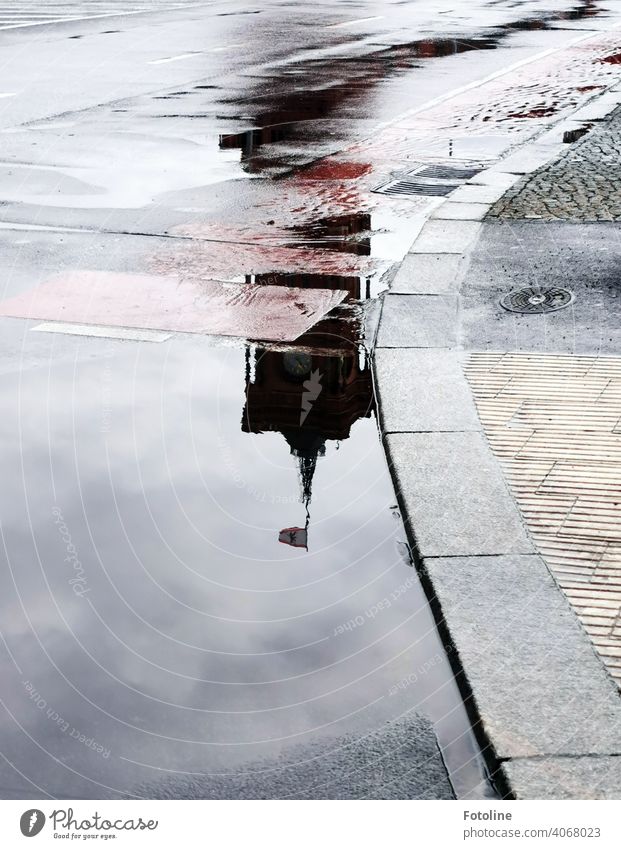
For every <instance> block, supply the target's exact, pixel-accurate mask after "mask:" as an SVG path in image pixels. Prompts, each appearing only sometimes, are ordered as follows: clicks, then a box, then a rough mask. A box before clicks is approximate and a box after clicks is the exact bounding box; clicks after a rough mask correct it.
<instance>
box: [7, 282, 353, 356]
mask: <svg viewBox="0 0 621 849" xmlns="http://www.w3.org/2000/svg"><path fill="white" fill-rule="evenodd" d="M345 297H346V293H345V292H343V291H332V290H329V289H298V288H290V287H288V286H260V285H251V284H245V283H244V284H237V283H231V284H229V283H217V282H214V281H212V280H191V279H183V280H182V279H179V278H177V277H172V276H171V277H164V276H155V275H148V274H120V273H112V272H103V271H73V272H67V273H65V274H62V275H58V276H56V277H52V278H50V279H48V280H46V281H45V282H43V283H42V284H41V285H40V286H37V287H36V288H35V289H32V290H30V291H29V292H26V293H24V294H22V295H16V296H15V297H13V298H9V299H7V300H5V301H1V302H0V315H3V316H11V317H13V318H37V319H46V320H48V321H61V322H70V323H75V324H94V325H104V326H107V327H134V328H142V329H150V330H171V331H178V332H183V333H204V334H210V335H218V336H237V337H241V338H246V339H262V340H270V341H283V342H284V341H293V340H295V339H297V338H298V336H301V335H302V334H303V333H304V332H305V331H307V330H308V329H310V328H311V327H312V326H313V324H315V323H316V322H317V321H318V320H319V319H320V318H322V317H323V316H324V315H325V314H326V313H327V312H329V310H331V309H332V308H333V307H335V306H337V305H338V304H339V303H341V302H342V301H343V300H344V299H345Z"/></svg>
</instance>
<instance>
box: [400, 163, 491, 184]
mask: <svg viewBox="0 0 621 849" xmlns="http://www.w3.org/2000/svg"><path fill="white" fill-rule="evenodd" d="M479 171H481V168H476V167H471V168H464V167H459V166H456V165H424V166H423V167H422V168H419V169H417V170H416V171H415V172H414V173H415V174H416V176H417V177H433V178H434V179H436V180H470V179H472V177H475V176H476V175H477V174H478V173H479Z"/></svg>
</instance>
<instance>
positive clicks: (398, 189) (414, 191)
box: [373, 162, 483, 197]
mask: <svg viewBox="0 0 621 849" xmlns="http://www.w3.org/2000/svg"><path fill="white" fill-rule="evenodd" d="M482 170H483V166H482V165H480V164H479V163H473V162H468V163H467V164H460V163H458V162H455V163H442V162H432V163H430V164H427V165H419V166H418V168H415V169H414V170H413V171H410V172H409V173H408V174H406V175H405V176H403V177H399V178H397V179H396V180H391V181H390V182H389V183H386V184H385V185H383V186H379V187H378V188H377V189H374V190H373V191H375V192H377V193H378V194H381V195H398V196H402V197H407V196H408V195H413V196H420V195H422V196H423V197H445V196H446V195H450V194H451V192H454V191H455V189H458V188H459V187H460V186H461V185H462V184H463V183H464V182H465V181H466V180H470V179H471V178H472V177H474V176H475V175H476V174H478V173H479V172H480V171H482Z"/></svg>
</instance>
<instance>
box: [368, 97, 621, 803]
mask: <svg viewBox="0 0 621 849" xmlns="http://www.w3.org/2000/svg"><path fill="white" fill-rule="evenodd" d="M613 100H615V98H613ZM613 106H614V103H612V104H611V108H612V107H613ZM556 152H557V149H556V148H555V149H552V147H551V146H550V145H549V144H546V145H545V150H544V151H542V150H538V149H537V146H536V145H535V146H534V147H533V146H532V145H531V147H530V148H529V151H528V152H527V153H526V154H525V152H524V151H521V152H520V153H519V154H516V155H515V156H513V157H509V158H507V159H505V160H503V161H502V162H501V163H500V164H498V165H495V166H494V167H493V168H491V169H489V170H488V171H486V172H483V173H482V174H480V175H478V176H477V177H475V178H474V179H473V180H472V181H471V184H470V185H467V186H465V187H464V188H463V189H460V190H458V192H456V193H454V195H453V196H452V198H451V199H450V201H448V202H447V203H445V204H444V205H443V206H442V207H440V208H439V209H438V210H436V212H435V213H434V217H433V218H432V219H430V220H429V221H428V222H427V224H426V225H425V226H424V227H423V229H422V231H421V233H420V235H419V237H418V238H417V239H416V241H415V242H414V244H413V246H412V248H411V249H410V252H409V253H408V255H407V256H406V258H405V260H404V262H403V263H402V265H401V267H400V269H399V271H398V273H397V275H396V278H395V280H394V281H393V285H392V287H391V289H390V292H389V293H388V294H387V295H386V296H385V297H384V302H383V307H382V316H381V320H380V325H379V330H378V336H377V345H376V355H375V379H376V388H377V396H378V407H379V416H380V424H381V428H382V434H383V439H384V444H385V448H386V453H387V456H388V460H389V464H390V467H391V473H392V475H393V480H394V482H395V486H396V489H397V494H398V498H399V501H400V504H401V508H402V510H403V515H404V520H405V522H406V526H407V527H408V532H409V534H410V539H411V542H412V545H413V548H414V552H415V555H416V558H417V562H418V565H419V568H420V571H421V574H422V577H423V580H424V583H425V586H426V589H427V592H428V595H429V597H430V599H431V603H432V606H433V608H434V612H435V614H436V618H437V620H438V622H439V625H440V630H441V633H442V635H443V638H444V640H445V642H446V644H447V646H450V649H451V651H450V653H449V654H450V657H451V658H452V660H453V661H454V664H455V671H456V673H457V678H458V681H459V683H460V686H461V688H462V693H463V694H464V697H465V699H466V703H467V706H468V709H469V711H470V715H471V717H472V720H473V725H474V727H475V731H476V733H477V735H478V737H479V740H480V742H481V745H482V748H483V751H484V754H485V757H486V759H487V762H488V765H489V767H490V771H491V773H492V777H493V779H494V781H495V782H496V785H497V787H498V789H499V791H500V793H501V795H503V796H506V797H507V798H516V799H530V798H533V799H565V798H579V799H586V798H621V699H620V698H619V694H618V691H617V688H616V686H615V685H614V683H613V682H612V679H610V677H609V676H608V674H607V672H606V670H605V668H604V666H603V664H602V663H601V661H600V659H599V658H598V656H597V655H596V653H595V650H594V648H593V646H592V644H591V642H590V640H589V638H588V636H587V635H586V633H585V632H584V630H583V629H582V626H581V625H580V623H579V621H578V618H577V617H576V615H575V614H574V612H573V611H572V609H571V607H570V605H569V603H568V602H567V600H566V598H565V596H564V595H563V594H562V592H561V590H560V589H559V587H558V586H557V584H556V582H555V581H554V579H553V577H552V575H551V573H550V572H549V570H548V569H547V567H546V565H545V563H544V562H543V560H542V559H541V558H540V557H539V555H538V554H537V552H536V549H535V547H534V546H533V544H532V542H531V540H530V538H529V536H528V533H527V531H526V529H525V527H524V524H523V522H522V518H521V515H520V513H519V510H518V508H517V505H516V503H515V501H514V499H513V496H512V495H511V493H510V491H509V489H508V487H507V485H506V483H505V480H504V477H503V474H502V471H501V468H500V466H499V464H498V461H497V460H496V458H495V456H494V455H493V453H492V451H491V449H490V448H489V446H488V444H487V440H486V438H485V435H484V433H483V430H482V427H481V424H480V421H479V418H478V415H477V412H476V409H475V406H474V402H473V399H472V396H471V393H470V389H469V387H468V384H467V382H466V380H465V377H464V373H463V369H462V362H461V360H462V356H463V355H462V354H461V353H460V351H459V349H458V318H459V283H460V280H461V278H462V276H463V272H464V270H465V268H466V267H467V262H468V253H469V251H470V249H471V247H472V246H473V244H474V242H475V241H476V239H477V236H478V233H479V230H480V227H481V224H480V223H479V222H480V220H481V219H482V217H483V215H484V211H485V210H486V209H487V208H488V207H489V206H490V205H491V204H493V203H494V202H495V201H497V200H498V199H499V198H500V197H501V196H502V194H503V193H504V192H505V191H506V190H507V188H508V187H509V186H511V185H512V184H513V183H514V182H516V180H518V179H519V177H520V175H521V174H524V173H525V171H528V170H534V169H535V168H536V167H538V166H540V165H541V164H543V161H544V159H545V157H544V155H543V154H544V153H545V156H547V158H550V157H551V156H553V155H554V154H555V153H556ZM459 204H462V205H463V207H464V209H463V211H461V212H460V211H459V210H457V211H456V209H455V207H458V206H459Z"/></svg>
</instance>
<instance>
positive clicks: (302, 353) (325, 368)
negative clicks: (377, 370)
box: [242, 337, 373, 547]
mask: <svg viewBox="0 0 621 849" xmlns="http://www.w3.org/2000/svg"><path fill="white" fill-rule="evenodd" d="M301 341H303V340H298V342H301ZM340 341H341V343H343V341H344V340H343V338H342V337H341V338H340ZM372 409H373V388H372V381H371V367H370V362H369V358H368V355H367V353H366V351H365V350H364V349H363V348H361V347H352V346H351V345H349V344H348V345H347V346H346V347H345V348H343V349H339V348H332V349H329V348H321V349H317V348H315V349H313V348H299V349H296V350H287V351H275V350H269V351H267V350H263V349H260V348H255V347H254V346H252V347H248V348H246V404H245V407H244V411H243V416H242V430H243V431H244V432H245V433H263V432H265V431H279V432H280V433H282V435H283V436H284V438H285V440H286V442H287V444H288V445H289V448H290V450H291V454H292V455H293V456H294V457H295V458H296V460H297V465H298V469H299V476H300V487H301V501H302V503H303V504H304V506H305V508H306V511H307V526H306V528H305V529H301V528H289V529H285V530H286V532H287V533H290V532H295V531H297V532H298V533H297V534H293V539H294V540H295V541H293V542H288V544H290V545H301V546H302V547H305V546H306V532H307V530H308V509H309V506H310V502H311V497H312V482H313V476H314V473H315V468H316V466H317V460H318V459H319V458H320V457H323V456H324V455H325V450H326V442H327V441H328V440H338V441H340V440H344V439H347V438H348V437H349V434H350V431H351V427H352V425H353V424H354V423H355V422H356V421H357V420H358V419H360V418H366V417H368V416H370V415H371V412H372ZM284 533H285V532H281V541H282V542H285V541H288V540H284V539H282V536H283V534H284ZM300 539H302V540H303V542H302V543H299V540H300Z"/></svg>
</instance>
